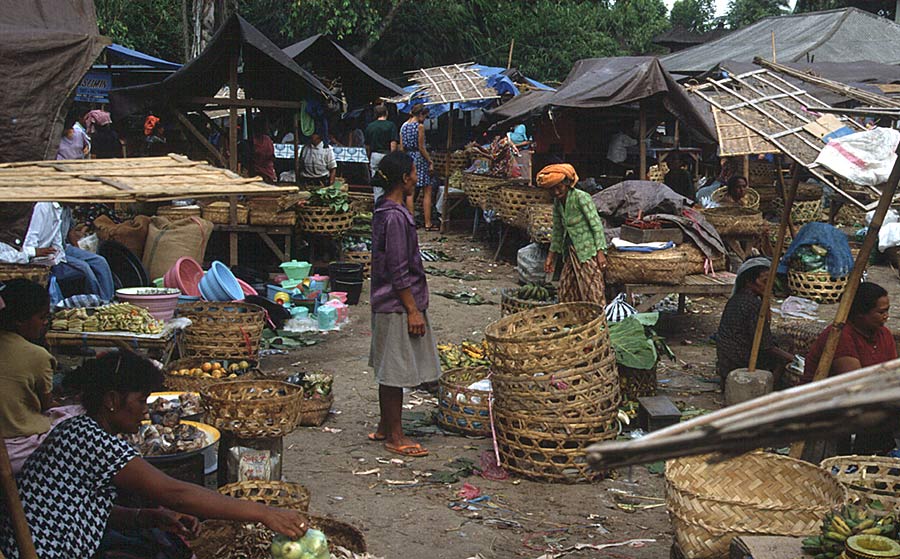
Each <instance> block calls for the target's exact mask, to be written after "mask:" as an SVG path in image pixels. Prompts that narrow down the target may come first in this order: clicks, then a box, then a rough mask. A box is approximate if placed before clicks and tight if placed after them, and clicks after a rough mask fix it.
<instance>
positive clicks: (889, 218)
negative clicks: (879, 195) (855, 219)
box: [866, 208, 900, 225]
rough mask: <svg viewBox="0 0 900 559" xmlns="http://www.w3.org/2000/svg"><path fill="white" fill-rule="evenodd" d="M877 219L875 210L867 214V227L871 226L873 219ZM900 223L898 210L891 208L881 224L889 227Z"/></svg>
mask: <svg viewBox="0 0 900 559" xmlns="http://www.w3.org/2000/svg"><path fill="white" fill-rule="evenodd" d="M874 217H875V210H872V211H870V212H868V213H866V225H870V224H871V223H872V218H874ZM897 222H900V214H898V213H897V210H895V209H893V208H891V209H889V210H888V212H887V214H885V216H884V221H882V222H881V224H882V225H887V224H888V223H897Z"/></svg>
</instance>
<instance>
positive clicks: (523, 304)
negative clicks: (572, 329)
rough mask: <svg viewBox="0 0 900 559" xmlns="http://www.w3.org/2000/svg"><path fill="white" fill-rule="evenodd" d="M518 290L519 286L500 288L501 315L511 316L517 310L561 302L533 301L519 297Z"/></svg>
mask: <svg viewBox="0 0 900 559" xmlns="http://www.w3.org/2000/svg"><path fill="white" fill-rule="evenodd" d="M518 291H519V290H518V288H515V287H507V288H504V289H502V290H500V316H509V315H511V314H513V313H517V312H522V311H527V310H530V309H536V308H538V307H546V306H549V305H557V304H559V302H558V301H533V300H530V299H528V300H526V299H519V298H518V297H516V293H517V292H518Z"/></svg>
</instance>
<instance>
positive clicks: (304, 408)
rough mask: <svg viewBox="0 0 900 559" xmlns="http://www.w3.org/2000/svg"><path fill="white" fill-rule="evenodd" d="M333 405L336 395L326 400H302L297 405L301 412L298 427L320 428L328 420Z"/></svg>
mask: <svg viewBox="0 0 900 559" xmlns="http://www.w3.org/2000/svg"><path fill="white" fill-rule="evenodd" d="M332 405H334V394H329V395H328V396H326V397H324V398H303V399H301V400H300V402H299V403H298V404H297V407H298V408H299V410H300V416H299V417H298V419H297V425H299V426H301V427H318V426H319V425H322V424H323V423H325V420H326V419H328V414H329V413H331V406H332Z"/></svg>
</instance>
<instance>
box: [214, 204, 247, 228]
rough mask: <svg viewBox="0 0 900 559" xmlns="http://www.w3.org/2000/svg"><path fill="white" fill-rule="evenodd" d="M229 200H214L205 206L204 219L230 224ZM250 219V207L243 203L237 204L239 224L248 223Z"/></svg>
mask: <svg viewBox="0 0 900 559" xmlns="http://www.w3.org/2000/svg"><path fill="white" fill-rule="evenodd" d="M230 208H231V204H230V203H229V202H213V203H212V204H209V205H208V206H204V207H203V219H205V220H207V221H211V222H213V223H218V224H220V225H228V224H229V223H231V219H230V217H229V215H230V214H229V212H230V211H231V209H230ZM249 220H250V209H249V208H248V207H247V206H245V205H243V204H238V205H237V222H238V225H246V224H247V222H248V221H249Z"/></svg>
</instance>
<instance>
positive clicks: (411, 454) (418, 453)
mask: <svg viewBox="0 0 900 559" xmlns="http://www.w3.org/2000/svg"><path fill="white" fill-rule="evenodd" d="M384 448H385V450H387V451H388V452H393V453H394V454H399V455H400V456H406V457H407V458H419V457H422V456H428V451H427V450H425V449H424V448H422V445H420V444H419V443H416V444H402V445H400V446H394V445H391V444H385V445H384Z"/></svg>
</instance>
